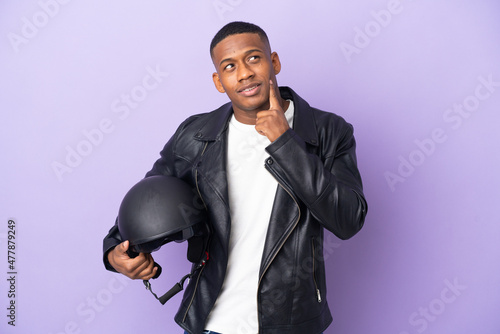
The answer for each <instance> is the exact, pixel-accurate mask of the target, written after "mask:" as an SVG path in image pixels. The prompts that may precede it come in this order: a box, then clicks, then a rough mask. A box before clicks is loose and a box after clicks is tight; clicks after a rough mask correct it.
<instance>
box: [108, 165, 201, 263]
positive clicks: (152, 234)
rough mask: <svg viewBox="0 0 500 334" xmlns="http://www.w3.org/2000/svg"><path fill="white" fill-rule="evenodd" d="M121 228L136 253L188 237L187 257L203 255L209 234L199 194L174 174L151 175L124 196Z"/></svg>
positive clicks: (193, 258) (192, 257) (123, 237)
mask: <svg viewBox="0 0 500 334" xmlns="http://www.w3.org/2000/svg"><path fill="white" fill-rule="evenodd" d="M118 230H119V231H120V235H121V236H122V239H123V240H129V242H130V248H131V250H132V251H134V252H135V253H152V252H154V251H156V250H158V249H159V248H160V247H161V246H163V245H164V244H166V243H168V242H170V241H176V242H182V241H185V240H188V243H189V251H188V259H189V261H191V262H198V261H199V260H200V258H201V257H202V256H203V251H204V249H202V248H204V245H203V244H199V243H200V242H201V243H203V240H204V239H206V238H207V237H208V233H209V230H208V225H207V216H206V211H205V208H204V206H203V202H202V201H201V199H200V197H199V196H198V194H197V193H196V192H195V191H194V189H193V188H192V187H190V186H189V185H188V184H187V183H185V182H184V181H182V180H180V179H178V178H176V177H173V176H163V175H157V176H151V177H147V178H145V179H143V180H141V181H139V182H138V183H137V184H136V185H134V186H133V187H132V188H131V189H130V190H129V191H128V192H127V194H126V195H125V197H124V198H123V201H122V203H121V205H120V211H119V213H118Z"/></svg>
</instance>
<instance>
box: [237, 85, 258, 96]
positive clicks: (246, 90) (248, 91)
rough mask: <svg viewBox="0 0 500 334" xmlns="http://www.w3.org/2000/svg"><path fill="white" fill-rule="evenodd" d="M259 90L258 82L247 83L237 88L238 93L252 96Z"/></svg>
mask: <svg viewBox="0 0 500 334" xmlns="http://www.w3.org/2000/svg"><path fill="white" fill-rule="evenodd" d="M259 90H260V84H257V83H255V84H249V85H246V86H243V87H241V88H240V89H239V90H238V94H240V95H243V96H247V97H248V96H253V95H255V94H257V93H258V92H259Z"/></svg>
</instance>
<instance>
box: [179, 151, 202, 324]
mask: <svg viewBox="0 0 500 334" xmlns="http://www.w3.org/2000/svg"><path fill="white" fill-rule="evenodd" d="M207 146H208V142H206V143H205V146H204V147H203V150H202V151H201V155H200V158H201V157H202V156H203V154H204V153H205V150H206V148H207ZM194 179H195V184H196V191H197V192H198V196H200V199H201V201H202V202H203V205H204V206H205V209H206V208H207V205H206V204H205V200H204V199H203V197H202V196H201V193H200V188H199V187H198V169H196V170H195V173H194ZM203 269H205V266H202V267H201V270H200V273H199V274H198V277H197V278H196V285H195V286H194V291H193V296H192V297H191V300H190V301H189V305H188V307H187V309H186V313H184V317H183V318H182V322H185V321H186V317H187V314H188V312H189V310H190V309H191V305H193V301H194V296H195V295H196V291H197V290H198V283H199V281H200V277H201V273H202V272H203Z"/></svg>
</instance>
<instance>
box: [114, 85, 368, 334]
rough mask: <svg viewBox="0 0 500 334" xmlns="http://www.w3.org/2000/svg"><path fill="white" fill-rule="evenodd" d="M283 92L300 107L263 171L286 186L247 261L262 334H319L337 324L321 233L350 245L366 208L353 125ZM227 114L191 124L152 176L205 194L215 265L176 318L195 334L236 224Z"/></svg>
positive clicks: (219, 279)
mask: <svg viewBox="0 0 500 334" xmlns="http://www.w3.org/2000/svg"><path fill="white" fill-rule="evenodd" d="M280 92H281V96H282V97H283V98H285V99H292V100H293V101H294V106H295V116H294V123H293V124H294V127H293V129H289V130H288V131H286V132H285V133H284V134H283V135H282V136H281V137H279V138H278V139H277V140H276V141H274V142H273V143H272V144H270V145H269V146H268V147H267V148H266V151H267V152H268V153H269V158H268V159H267V160H266V161H263V162H262V163H263V164H265V168H266V169H267V170H268V171H269V172H270V173H271V174H272V175H273V176H274V177H275V178H276V180H277V181H278V183H279V185H280V186H279V187H278V189H277V192H276V197H275V202H274V206H273V210H272V214H271V218H270V222H269V229H268V232H267V237H266V241H265V246H264V252H263V254H248V256H262V260H261V267H260V272H259V284H258V292H257V296H256V298H258V317H259V318H258V321H259V333H260V334H304V333H308V334H315V333H321V332H322V331H324V330H325V329H326V328H327V327H328V325H329V324H330V323H331V321H332V316H331V313H330V310H329V307H328V303H327V301H326V298H325V297H326V282H325V267H324V261H323V231H324V229H327V230H329V231H331V232H333V233H334V234H335V235H336V236H337V237H338V238H340V239H348V238H350V237H352V236H353V235H355V234H356V233H357V232H358V231H359V230H360V229H361V227H362V226H363V222H364V218H365V215H366V212H367V204H366V201H365V198H364V195H363V191H362V183H361V177H360V175H359V172H358V168H357V164H356V155H355V140H354V137H353V128H352V126H351V125H350V124H348V123H347V122H345V121H344V119H343V118H341V117H339V116H337V115H335V114H332V113H327V112H324V111H320V110H318V109H315V108H311V107H310V106H309V104H308V103H307V102H306V101H304V100H303V99H302V98H301V97H299V96H298V95H297V94H296V93H295V92H294V91H293V90H291V89H290V88H287V87H281V88H280ZM231 114H232V107H231V103H227V104H225V105H223V106H221V107H220V108H219V109H217V110H214V111H212V112H210V113H205V114H200V115H195V116H191V117H189V118H188V119H187V120H186V121H184V122H183V123H182V124H181V125H180V127H179V128H178V130H177V131H176V133H175V135H174V136H173V137H172V138H171V139H170V140H169V142H168V143H167V144H166V145H165V147H164V149H163V150H162V152H161V158H160V159H158V160H157V161H156V163H155V164H154V166H153V168H152V170H151V171H150V172H148V173H147V175H146V176H152V175H157V174H166V175H175V176H177V177H179V178H181V179H183V180H185V181H187V182H188V183H190V184H191V185H193V186H194V187H196V188H197V189H198V190H199V193H200V195H201V197H202V199H203V201H204V202H205V204H206V206H207V208H208V213H209V217H210V221H211V225H212V228H213V235H212V238H211V241H210V246H209V253H210V260H209V261H208V262H207V264H206V265H205V266H203V267H202V268H201V269H199V270H198V272H196V274H195V276H194V277H193V278H192V279H191V280H190V282H189V284H188V285H187V287H186V290H185V293H184V296H183V300H182V303H181V305H180V307H179V311H178V313H177V314H176V316H175V320H176V322H177V323H178V324H179V325H180V326H181V327H182V328H184V329H185V330H186V331H188V332H189V333H192V334H200V333H201V332H202V331H203V329H204V325H205V323H206V319H207V317H208V315H209V313H210V311H211V310H212V308H213V306H214V303H215V301H216V299H217V296H218V295H219V292H220V290H221V287H222V283H223V281H224V277H225V273H226V266H227V259H228V244H229V231H230V226H231V217H230V215H229V200H228V190H227V181H226V147H227V128H228V121H229V118H230V116H231ZM120 241H121V240H120V237H119V235H118V233H117V231H116V226H115V227H114V228H112V229H111V231H110V234H108V236H106V238H105V239H104V254H105V255H106V254H107V252H108V251H109V250H110V249H111V248H113V247H114V246H116V245H117V244H118V243H119V242H120ZM104 258H105V262H106V256H105V257H104ZM241 260H242V261H244V260H245V259H241ZM106 266H107V268H108V269H111V270H112V268H110V266H109V264H108V263H107V264H106ZM235 298H238V296H235ZM224 334H233V333H224Z"/></svg>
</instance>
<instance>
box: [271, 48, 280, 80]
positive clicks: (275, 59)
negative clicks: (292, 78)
mask: <svg viewBox="0 0 500 334" xmlns="http://www.w3.org/2000/svg"><path fill="white" fill-rule="evenodd" d="M271 63H272V64H273V69H274V75H276V74H278V73H280V72H281V62H280V57H279V56H278V53H276V52H273V53H271Z"/></svg>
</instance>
